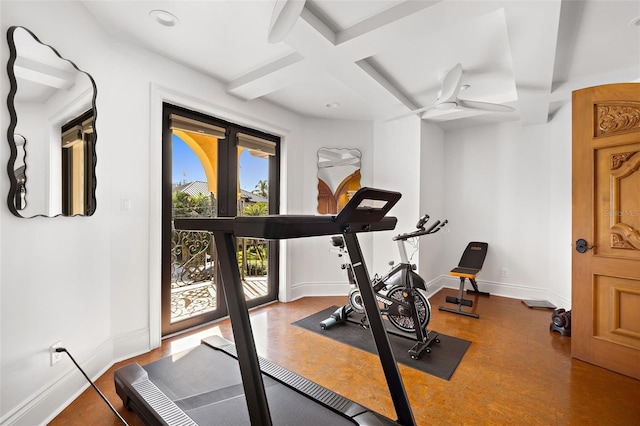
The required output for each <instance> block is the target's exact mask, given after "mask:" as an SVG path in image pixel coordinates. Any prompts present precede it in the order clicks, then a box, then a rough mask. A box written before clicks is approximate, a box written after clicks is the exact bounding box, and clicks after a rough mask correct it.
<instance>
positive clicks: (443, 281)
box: [290, 275, 570, 306]
mask: <svg viewBox="0 0 640 426" xmlns="http://www.w3.org/2000/svg"><path fill="white" fill-rule="evenodd" d="M477 283H478V288H479V289H480V291H485V292H488V293H490V294H492V295H496V296H501V297H508V298H511V299H526V300H549V299H551V300H549V301H550V302H551V303H555V304H557V305H558V306H569V305H570V303H569V301H566V300H564V299H563V298H562V297H560V296H558V295H556V294H552V293H550V292H549V291H548V290H544V289H540V288H537V287H531V286H523V285H519V284H513V283H503V282H496V281H488V280H477ZM426 286H427V297H431V296H433V295H434V294H436V293H437V292H439V291H440V290H442V289H443V288H452V289H459V288H460V279H459V278H456V277H452V276H449V275H440V276H438V277H436V278H434V279H432V280H431V281H429V282H427V283H426ZM465 288H467V289H471V288H472V287H471V285H470V284H469V283H467V284H466V286H465ZM349 289H350V286H349V284H346V283H342V282H340V283H303V284H298V285H296V286H294V287H291V293H290V295H291V301H293V300H296V299H300V298H302V297H319V296H345V297H346V295H347V294H348V293H349ZM558 302H563V303H561V304H559V303H558Z"/></svg>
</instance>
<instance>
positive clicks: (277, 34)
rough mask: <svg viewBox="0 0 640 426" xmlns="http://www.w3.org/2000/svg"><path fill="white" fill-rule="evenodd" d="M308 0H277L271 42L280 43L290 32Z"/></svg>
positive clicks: (271, 27) (269, 35)
mask: <svg viewBox="0 0 640 426" xmlns="http://www.w3.org/2000/svg"><path fill="white" fill-rule="evenodd" d="M305 1H306V0H276V4H275V6H274V8H273V14H272V15H271V24H270V25H269V34H268V36H267V40H268V41H269V43H279V42H281V41H282V40H284V38H285V37H286V36H287V34H289V32H290V31H291V30H292V29H293V26H294V25H295V24H296V21H297V20H298V17H299V16H300V14H301V13H302V9H304V4H305Z"/></svg>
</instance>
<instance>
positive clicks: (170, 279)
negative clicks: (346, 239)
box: [162, 104, 279, 336]
mask: <svg viewBox="0 0 640 426" xmlns="http://www.w3.org/2000/svg"><path fill="white" fill-rule="evenodd" d="M278 154H279V139H278V138H277V137H275V136H272V135H268V134H264V133H262V132H258V131H255V130H252V129H248V128H245V127H242V126H237V125H235V124H232V123H228V122H225V121H223V120H218V119H215V118H212V117H208V116H205V115H202V114H200V113H196V112H194V111H189V110H186V109H183V108H179V107H176V106H172V105H168V104H165V105H164V106H163V212H162V218H163V219H162V223H163V231H162V334H163V336H166V335H169V334H172V333H176V332H179V331H182V330H185V329H187V328H191V327H195V326H198V325H201V324H204V323H207V322H210V321H214V320H216V319H219V318H221V317H224V316H226V315H227V310H226V304H225V296H224V291H223V287H222V285H221V283H220V277H219V273H218V259H217V253H216V247H215V244H214V241H213V238H212V236H211V235H210V234H209V233H208V232H194V231H184V230H176V229H175V228H174V226H173V220H174V219H176V218H181V217H211V218H213V217H233V216H259V215H266V214H277V213H278V196H279V194H278V193H277V188H278V186H279V185H278V178H279V161H278V156H279V155H278ZM236 243H237V257H238V266H239V269H240V274H241V278H242V284H243V289H244V294H245V298H246V300H247V305H249V307H253V306H257V305H259V304H262V303H267V302H270V301H273V300H276V298H277V277H278V273H277V264H278V262H277V256H278V252H277V247H276V246H275V245H274V244H273V243H271V242H268V241H265V240H259V239H238V240H237V242H236Z"/></svg>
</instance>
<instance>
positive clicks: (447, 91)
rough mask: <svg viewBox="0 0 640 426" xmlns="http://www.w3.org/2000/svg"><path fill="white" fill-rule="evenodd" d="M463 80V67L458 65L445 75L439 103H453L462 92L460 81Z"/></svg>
mask: <svg viewBox="0 0 640 426" xmlns="http://www.w3.org/2000/svg"><path fill="white" fill-rule="evenodd" d="M461 78H462V65H460V64H456V65H455V66H454V67H453V68H451V69H450V70H449V71H447V73H446V74H445V76H444V78H443V79H442V89H441V90H440V92H441V93H440V97H439V98H438V103H443V102H453V101H455V99H456V97H457V96H458V92H459V91H460V79H461Z"/></svg>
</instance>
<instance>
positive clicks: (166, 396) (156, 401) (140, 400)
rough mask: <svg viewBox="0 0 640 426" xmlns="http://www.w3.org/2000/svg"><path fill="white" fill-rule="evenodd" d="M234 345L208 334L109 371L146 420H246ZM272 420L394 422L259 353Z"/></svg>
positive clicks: (182, 425) (179, 424) (187, 424)
mask: <svg viewBox="0 0 640 426" xmlns="http://www.w3.org/2000/svg"><path fill="white" fill-rule="evenodd" d="M235 357H236V348H235V346H234V345H233V344H232V343H230V342H228V341H227V340H225V339H223V338H221V337H218V336H212V337H208V338H206V339H203V340H202V343H201V344H200V345H199V346H197V347H195V348H193V349H190V350H187V351H184V352H181V353H179V354H176V355H172V356H168V357H165V358H162V359H160V360H158V361H155V362H152V363H150V364H147V365H145V366H140V365H139V364H137V363H133V364H129V365H127V366H125V367H122V368H120V369H118V370H116V372H115V374H114V378H115V384H116V391H117V393H118V395H119V396H120V397H121V398H122V400H123V402H124V403H125V406H127V408H130V409H133V410H134V411H136V413H137V414H138V415H139V416H140V417H141V418H142V419H143V420H144V422H145V423H146V424H148V425H172V426H173V425H176V426H193V425H224V426H231V425H249V424H251V422H250V419H249V412H248V410H247V404H246V401H245V396H244V391H243V386H242V377H241V375H240V369H239V366H238V361H237V359H236V358H235ZM259 361H260V368H261V370H262V374H263V380H264V384H265V390H266V393H267V399H268V401H269V408H270V413H271V417H272V420H273V424H274V425H303V424H306V425H320V424H322V425H324V424H327V425H335V426H340V425H354V424H359V425H397V423H395V422H393V421H392V420H390V419H388V418H386V417H384V416H382V415H380V414H378V413H375V412H373V411H371V410H369V409H367V408H365V407H363V406H361V405H359V404H357V403H355V402H353V401H351V400H349V399H347V398H345V397H343V396H341V395H338V394H336V393H335V392H333V391H331V390H329V389H327V388H324V387H322V386H320V385H318V384H316V383H314V382H312V381H310V380H308V379H306V378H304V377H302V376H299V375H298V374H295V373H293V372H291V371H289V370H287V369H285V368H283V367H281V366H279V365H277V364H274V363H272V362H271V361H269V360H267V359H265V358H262V357H259Z"/></svg>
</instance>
